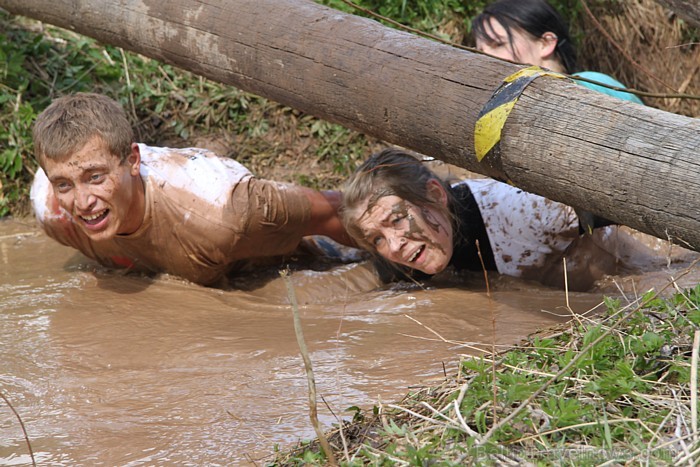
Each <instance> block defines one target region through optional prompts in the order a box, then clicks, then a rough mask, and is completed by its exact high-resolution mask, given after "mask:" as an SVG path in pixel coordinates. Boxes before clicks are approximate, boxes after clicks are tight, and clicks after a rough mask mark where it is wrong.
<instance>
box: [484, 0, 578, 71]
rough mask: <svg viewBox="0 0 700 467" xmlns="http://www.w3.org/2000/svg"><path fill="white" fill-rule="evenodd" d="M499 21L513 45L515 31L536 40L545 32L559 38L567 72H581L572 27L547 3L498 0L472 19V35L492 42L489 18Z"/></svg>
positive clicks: (561, 57)
mask: <svg viewBox="0 0 700 467" xmlns="http://www.w3.org/2000/svg"><path fill="white" fill-rule="evenodd" d="M491 18H493V19H495V20H497V21H498V22H499V23H501V25H503V28H504V29H505V30H506V32H507V34H508V38H509V41H510V45H511V47H512V46H513V36H512V30H513V29H521V30H523V31H525V32H527V33H528V34H530V35H532V36H533V37H535V38H540V37H542V35H543V34H544V33H546V32H551V33H553V34H555V35H556V36H557V47H556V53H557V56H558V57H559V60H560V61H561V63H562V65H563V66H564V69H565V70H566V72H567V73H575V72H576V71H579V70H578V68H577V65H576V48H575V47H574V44H573V42H572V41H571V37H570V36H569V26H568V25H567V23H566V22H565V21H564V19H563V18H562V17H561V15H560V14H559V12H557V10H556V9H554V7H553V6H552V5H550V4H549V3H547V2H546V1H545V0H499V1H496V2H494V3H491V4H490V5H488V6H486V8H484V10H483V11H482V12H481V13H480V14H479V15H477V16H476V17H474V19H473V20H472V34H473V36H474V37H475V38H476V37H481V38H483V39H486V40H492V39H493V30H492V29H491V27H490V19H491Z"/></svg>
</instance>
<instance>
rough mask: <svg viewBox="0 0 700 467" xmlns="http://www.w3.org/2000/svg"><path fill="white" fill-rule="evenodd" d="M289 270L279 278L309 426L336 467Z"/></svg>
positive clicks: (283, 272)
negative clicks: (300, 361) (320, 414)
mask: <svg viewBox="0 0 700 467" xmlns="http://www.w3.org/2000/svg"><path fill="white" fill-rule="evenodd" d="M289 274H290V273H289V269H286V270H283V271H280V276H282V279H284V284H285V285H286V286H287V297H288V298H289V302H290V303H291V305H292V314H293V316H294V333H295V334H296V336H297V343H298V344H299V351H300V352H301V357H302V359H303V360H304V369H305V370H306V380H307V382H308V384H309V419H310V420H311V424H312V425H313V427H314V431H316V436H317V437H318V442H319V443H320V444H321V448H322V449H323V452H324V453H325V454H326V458H327V459H328V463H329V464H330V465H332V466H336V465H338V462H337V461H336V459H335V455H333V450H332V449H331V446H330V444H329V443H328V439H327V438H326V436H325V434H324V433H323V430H322V429H321V424H320V423H319V421H318V408H317V401H316V381H315V379H314V371H313V368H312V367H311V359H310V358H309V351H308V349H307V348H306V341H305V340H304V332H303V330H302V327H301V318H300V317H299V305H298V304H297V296H296V294H295V293H294V287H293V286H292V280H291V278H290V277H289Z"/></svg>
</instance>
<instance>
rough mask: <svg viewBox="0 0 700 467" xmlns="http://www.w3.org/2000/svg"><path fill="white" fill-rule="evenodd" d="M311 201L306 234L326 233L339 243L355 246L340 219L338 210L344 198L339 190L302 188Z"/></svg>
mask: <svg viewBox="0 0 700 467" xmlns="http://www.w3.org/2000/svg"><path fill="white" fill-rule="evenodd" d="M301 190H302V191H303V193H304V194H305V195H306V197H307V198H308V200H309V202H310V203H311V219H310V220H309V223H308V225H307V228H306V230H305V231H304V235H325V236H327V237H330V238H332V239H333V240H335V241H336V242H338V243H342V244H343V245H348V246H352V247H355V246H357V245H356V244H355V242H354V241H353V240H352V239H351V238H350V236H349V235H348V233H347V232H346V230H345V228H344V227H343V223H342V222H341V220H340V216H339V214H338V210H339V209H340V204H341V200H342V196H343V195H342V193H341V192H339V191H330V190H329V191H316V190H312V189H311V188H301Z"/></svg>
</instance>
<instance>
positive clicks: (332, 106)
mask: <svg viewBox="0 0 700 467" xmlns="http://www.w3.org/2000/svg"><path fill="white" fill-rule="evenodd" d="M0 7H2V8H5V9H6V10H8V11H9V12H11V13H14V14H19V15H25V16H29V17H32V18H35V19H38V20H41V21H45V22H48V23H51V24H54V25H57V26H60V27H63V28H66V29H70V30H74V31H76V32H78V33H81V34H84V35H87V36H90V37H93V38H95V39H97V40H99V41H101V42H103V43H107V44H113V45H116V46H120V47H123V48H125V49H128V50H132V51H134V52H138V53H141V54H143V55H146V56H148V57H152V58H154V59H157V60H160V61H163V62H166V63H170V64H173V65H176V66H178V67H181V68H184V69H187V70H190V71H192V72H194V73H197V74H199V75H202V76H205V77H207V78H210V79H212V80H216V81H219V82H222V83H225V84H229V85H232V86H235V87H238V88H240V89H242V90H245V91H248V92H252V93H254V94H258V95H261V96H264V97H267V98H269V99H272V100H275V101H278V102H280V103H283V104H285V105H289V106H291V107H295V108H297V109H300V110H302V111H304V112H307V113H309V114H312V115H315V116H317V117H320V118H323V119H326V120H329V121H334V122H338V123H340V124H342V125H344V126H347V127H348V128H352V129H355V130H358V131H361V132H364V133H366V134H368V135H372V136H375V137H378V138H380V139H383V140H384V141H387V142H389V143H393V144H397V145H401V146H403V147H406V148H409V149H412V150H415V151H417V152H420V153H422V154H425V155H428V156H433V157H436V158H438V159H441V160H443V161H446V162H449V163H451V164H454V165H457V166H461V167H464V168H466V169H469V170H471V171H474V172H478V173H482V174H486V175H492V176H496V177H499V178H503V179H508V180H510V181H512V183H514V184H515V185H517V186H518V187H520V188H522V189H525V190H527V191H530V192H533V193H537V194H540V195H543V196H545V197H548V198H550V199H553V200H557V201H562V202H564V203H567V204H569V205H572V206H575V207H578V208H581V209H585V210H589V211H592V212H594V213H596V214H598V215H601V216H603V217H606V218H608V219H611V220H614V221H618V222H620V223H622V224H626V225H629V226H631V227H633V228H636V229H638V230H641V231H643V232H647V233H649V234H652V235H655V236H657V237H660V238H664V239H666V238H670V239H672V240H673V241H674V242H677V243H680V244H683V245H685V246H688V247H690V248H693V249H695V250H699V251H700V202H699V201H700V196H699V193H700V184H698V180H700V164H699V161H700V158H699V157H698V156H699V155H700V120H697V119H692V118H688V117H684V116H680V115H676V114H671V113H668V112H663V111H660V110H657V109H653V108H648V107H644V106H640V105H637V104H632V103H628V102H623V101H620V100H617V99H614V98H612V97H609V96H606V95H603V94H600V93H596V92H594V91H590V90H588V89H586V88H584V87H582V86H578V85H576V84H574V83H572V82H568V81H566V80H562V79H552V78H547V77H542V78H538V79H536V80H535V81H534V82H533V83H532V84H530V85H529V86H528V87H527V88H526V89H525V91H524V92H523V94H522V95H521V97H520V99H519V101H518V103H517V104H516V105H515V108H514V110H513V111H512V113H511V115H510V117H509V118H508V120H507V122H506V124H505V127H504V129H503V137H502V140H501V142H500V161H498V163H492V162H493V161H492V160H491V158H489V157H487V159H486V161H487V163H486V164H485V163H480V162H478V161H477V160H476V158H475V155H474V154H475V153H474V125H475V123H476V120H477V117H478V114H479V111H480V110H481V108H482V107H483V106H484V104H485V103H486V102H487V101H488V100H489V98H490V96H491V94H492V93H493V91H494V90H495V89H496V88H497V87H498V86H499V85H500V84H501V82H502V80H503V79H504V78H505V77H507V76H509V75H511V74H512V73H514V72H515V71H517V70H518V69H519V68H520V67H518V66H516V65H513V64H510V63H507V62H503V61H500V60H496V59H493V58H490V57H486V56H483V55H479V54H474V53H470V52H467V51H464V50H460V49H457V48H453V47H450V46H447V45H443V44H439V43H436V42H433V41H430V40H427V39H423V38H420V37H417V36H415V35H412V34H408V33H405V32H401V31H396V30H393V29H390V28H387V27H385V26H382V25H381V24H379V23H377V22H374V21H372V20H368V19H365V18H361V17H357V16H353V15H348V14H345V13H341V12H339V11H336V10H333V9H330V8H327V7H324V6H321V5H318V4H316V3H313V2H311V1H307V0H170V1H168V2H164V1H161V0H118V1H115V0H0Z"/></svg>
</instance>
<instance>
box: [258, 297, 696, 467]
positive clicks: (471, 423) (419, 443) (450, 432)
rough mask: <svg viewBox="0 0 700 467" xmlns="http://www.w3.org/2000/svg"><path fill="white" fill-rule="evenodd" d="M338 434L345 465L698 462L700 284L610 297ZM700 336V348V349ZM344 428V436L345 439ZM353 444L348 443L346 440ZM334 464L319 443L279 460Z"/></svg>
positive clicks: (470, 361) (357, 418)
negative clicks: (630, 298) (665, 293)
mask: <svg viewBox="0 0 700 467" xmlns="http://www.w3.org/2000/svg"><path fill="white" fill-rule="evenodd" d="M605 305H606V311H605V313H603V314H601V315H600V316H596V317H593V318H585V317H578V318H576V319H574V320H572V321H571V322H570V323H568V324H566V325H564V326H561V327H560V328H558V330H557V331H556V332H550V333H549V334H548V335H537V336H533V337H531V338H529V339H528V340H527V341H525V342H523V343H522V344H521V345H519V346H518V347H517V348H515V349H513V350H510V351H508V352H505V353H501V354H497V355H491V354H484V355H482V356H478V357H464V360H463V361H462V362H461V365H460V370H459V374H457V375H455V376H454V377H453V378H450V379H448V380H446V381H445V382H444V383H443V384H442V385H441V386H439V387H427V388H423V389H421V390H418V391H415V392H413V393H411V394H409V395H408V396H406V398H405V399H404V400H403V401H401V402H400V403H399V404H389V405H383V406H380V407H375V408H374V410H373V411H372V413H369V414H363V413H361V412H359V411H358V409H357V408H353V410H354V411H355V415H354V419H353V421H352V422H345V423H344V424H343V426H342V430H341V427H336V429H335V430H334V431H333V432H332V434H331V435H330V436H329V439H330V442H331V444H332V446H333V448H334V450H335V455H336V457H337V458H338V459H341V462H340V463H341V465H347V466H355V465H358V466H359V465H407V466H424V465H455V466H457V465H472V464H476V465H521V464H524V463H530V465H576V466H587V465H601V464H613V465H620V464H626V465H694V463H695V462H697V460H698V459H700V432H698V421H697V368H698V361H697V359H698V350H699V349H698V345H699V344H700V286H697V287H695V288H693V289H689V290H678V291H676V293H675V294H674V295H673V296H671V297H669V298H660V297H659V295H658V294H657V293H655V292H653V291H650V292H648V293H647V294H646V295H644V296H643V297H640V298H639V299H637V300H636V301H634V302H631V303H627V304H624V305H623V304H621V303H620V302H619V301H617V300H613V299H606V302H605ZM694 341H695V343H693V342H694ZM341 431H342V435H343V436H342V437H341ZM343 440H345V441H343ZM309 464H311V465H325V456H324V455H323V454H322V452H320V451H319V449H318V446H317V445H316V443H314V442H307V443H304V444H302V445H300V446H298V447H297V449H295V450H293V451H291V452H287V453H284V454H280V455H278V457H277V459H276V460H274V461H272V462H270V463H269V465H275V466H282V465H284V466H289V465H309Z"/></svg>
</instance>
